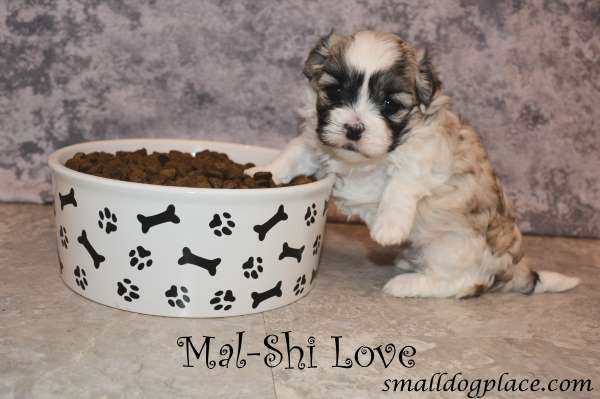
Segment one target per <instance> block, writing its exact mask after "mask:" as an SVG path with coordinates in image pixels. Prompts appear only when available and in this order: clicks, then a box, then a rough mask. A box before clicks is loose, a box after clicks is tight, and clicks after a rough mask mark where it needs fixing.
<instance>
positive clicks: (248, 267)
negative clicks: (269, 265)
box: [242, 256, 263, 280]
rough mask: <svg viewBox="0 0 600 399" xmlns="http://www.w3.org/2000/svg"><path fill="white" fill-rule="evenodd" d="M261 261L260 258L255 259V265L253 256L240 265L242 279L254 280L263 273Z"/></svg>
mask: <svg viewBox="0 0 600 399" xmlns="http://www.w3.org/2000/svg"><path fill="white" fill-rule="evenodd" d="M262 261H263V260H262V258H261V257H260V256H257V257H256V263H255V262H254V256H251V257H249V258H248V260H247V261H245V262H244V263H243V264H242V270H243V271H244V277H246V278H253V279H254V280H256V279H257V278H258V275H259V274H260V273H262V272H263V266H262Z"/></svg>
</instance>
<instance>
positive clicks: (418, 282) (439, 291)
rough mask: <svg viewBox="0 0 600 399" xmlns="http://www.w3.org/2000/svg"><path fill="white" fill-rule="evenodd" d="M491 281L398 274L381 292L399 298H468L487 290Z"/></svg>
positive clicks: (420, 274)
mask: <svg viewBox="0 0 600 399" xmlns="http://www.w3.org/2000/svg"><path fill="white" fill-rule="evenodd" d="M491 283H492V281H491V280H489V281H485V282H482V281H478V280H477V279H471V278H467V279H465V278H456V279H453V280H446V279H443V278H440V277H437V276H433V275H430V274H426V273H419V272H416V273H405V274H399V275H397V276H396V277H393V278H392V279H391V280H390V281H388V282H387V283H386V284H385V286H384V287H383V292H385V293H386V294H388V295H392V296H395V297H400V298H411V297H413V298H417V297H419V298H470V297H473V296H478V295H480V294H481V293H483V292H484V291H486V290H487V289H488V287H489V286H490V285H491Z"/></svg>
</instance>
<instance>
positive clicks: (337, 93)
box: [325, 85, 344, 101]
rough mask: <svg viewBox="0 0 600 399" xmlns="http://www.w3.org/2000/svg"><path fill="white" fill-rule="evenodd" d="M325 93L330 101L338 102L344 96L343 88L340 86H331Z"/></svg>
mask: <svg viewBox="0 0 600 399" xmlns="http://www.w3.org/2000/svg"><path fill="white" fill-rule="evenodd" d="M325 93H327V97H329V99H330V100H331V101H339V100H340V99H341V98H342V96H343V95H344V88H343V87H342V86H340V85H331V86H328V87H326V88H325Z"/></svg>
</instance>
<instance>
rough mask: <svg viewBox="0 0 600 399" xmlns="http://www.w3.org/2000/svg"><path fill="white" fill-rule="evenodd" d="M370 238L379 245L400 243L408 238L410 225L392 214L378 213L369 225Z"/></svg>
mask: <svg viewBox="0 0 600 399" xmlns="http://www.w3.org/2000/svg"><path fill="white" fill-rule="evenodd" d="M370 233H371V238H372V239H373V240H375V242H377V243H378V244H380V245H384V246H385V245H398V244H402V243H403V242H404V241H406V239H407V238H408V234H409V233H410V226H408V225H407V224H406V223H405V222H403V221H402V218H399V217H395V216H392V215H379V216H378V217H377V219H375V224H374V225H373V226H372V227H371V231H370Z"/></svg>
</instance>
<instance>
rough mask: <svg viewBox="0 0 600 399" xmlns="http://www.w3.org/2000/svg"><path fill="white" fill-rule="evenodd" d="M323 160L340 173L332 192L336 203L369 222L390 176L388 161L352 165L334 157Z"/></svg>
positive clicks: (330, 168) (348, 212)
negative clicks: (357, 165) (387, 169)
mask: <svg viewBox="0 0 600 399" xmlns="http://www.w3.org/2000/svg"><path fill="white" fill-rule="evenodd" d="M324 164H325V168H326V169H327V170H328V171H329V172H331V173H334V174H335V175H336V176H337V179H336V182H335V185H334V188H333V193H332V196H333V198H334V200H335V203H336V206H337V207H338V208H340V210H341V211H342V212H344V213H345V214H347V215H349V216H350V215H358V216H359V217H360V218H361V219H363V220H364V221H365V222H366V223H367V224H370V223H371V222H372V221H373V218H374V217H375V213H376V211H377V207H378V205H379V202H380V199H381V194H382V193H383V190H384V189H385V187H386V185H387V182H388V180H389V177H388V175H387V173H386V168H387V164H386V163H385V162H381V163H377V164H372V165H368V166H364V165H361V166H360V167H353V166H352V165H349V164H346V163H344V162H340V161H338V160H335V159H326V160H325V162H324Z"/></svg>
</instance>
